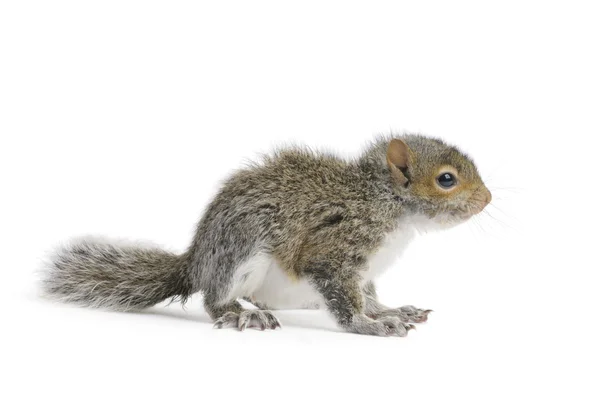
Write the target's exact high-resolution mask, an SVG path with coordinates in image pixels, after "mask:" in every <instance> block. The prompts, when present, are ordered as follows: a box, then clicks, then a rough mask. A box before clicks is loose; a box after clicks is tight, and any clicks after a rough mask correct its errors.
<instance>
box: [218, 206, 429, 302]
mask: <svg viewBox="0 0 600 398" xmlns="http://www.w3.org/2000/svg"><path fill="white" fill-rule="evenodd" d="M436 227H437V226H436V225H435V224H434V223H432V222H431V220H426V219H423V218H416V217H415V218H412V219H410V220H408V219H404V220H403V222H402V223H401V224H400V226H399V227H398V228H397V229H396V230H395V231H393V232H390V233H388V234H387V235H386V236H385V237H384V240H383V243H382V245H381V246H380V247H379V249H378V250H377V251H376V252H375V253H373V254H372V255H371V256H370V257H369V258H368V260H367V265H368V267H367V269H366V270H365V271H364V273H363V280H364V282H368V281H372V280H373V279H374V278H376V277H378V276H379V275H381V274H382V273H383V272H384V271H385V270H387V268H388V267H390V266H391V265H393V264H394V262H395V261H396V260H397V259H398V258H399V257H400V256H401V255H402V253H403V252H404V250H405V249H406V247H407V246H408V244H409V243H410V242H411V240H412V239H413V238H414V237H415V235H416V233H417V231H419V232H425V231H428V230H431V229H437V228H436ZM232 286H233V287H234V288H233V289H232V292H231V294H230V295H229V298H239V297H244V296H251V297H253V298H254V299H255V300H257V301H260V302H262V303H264V304H266V305H267V306H269V307H271V308H274V309H292V308H317V307H320V306H322V304H323V299H322V298H321V296H320V295H319V294H318V293H317V292H316V291H315V289H314V288H313V287H312V286H311V285H310V284H309V283H308V281H306V280H292V279H290V278H289V276H288V275H287V274H286V273H285V272H283V271H282V270H281V268H280V267H279V265H278V264H277V263H276V260H275V259H274V258H273V256H271V255H270V254H267V253H259V254H256V255H255V256H254V257H252V258H251V259H250V260H248V261H246V262H245V263H244V264H242V265H241V266H240V268H238V271H236V273H235V275H234V281H233V284H232Z"/></svg>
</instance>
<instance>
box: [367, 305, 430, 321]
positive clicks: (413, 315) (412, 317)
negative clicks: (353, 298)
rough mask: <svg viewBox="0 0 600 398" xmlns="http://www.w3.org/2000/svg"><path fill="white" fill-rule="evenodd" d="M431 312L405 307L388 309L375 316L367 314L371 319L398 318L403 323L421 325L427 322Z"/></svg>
mask: <svg viewBox="0 0 600 398" xmlns="http://www.w3.org/2000/svg"><path fill="white" fill-rule="evenodd" d="M432 311H433V310H422V309H420V308H417V307H415V306H412V305H405V306H404V307H400V308H390V309H387V310H385V311H381V312H378V313H376V314H369V316H371V318H373V319H381V318H385V317H398V318H400V320H402V321H403V322H407V323H423V322H427V317H428V316H429V313H430V312H432Z"/></svg>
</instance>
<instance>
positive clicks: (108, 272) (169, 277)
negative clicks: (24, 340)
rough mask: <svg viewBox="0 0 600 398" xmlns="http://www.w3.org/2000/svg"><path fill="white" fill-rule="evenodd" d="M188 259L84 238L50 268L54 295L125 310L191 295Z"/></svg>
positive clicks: (47, 284)
mask: <svg viewBox="0 0 600 398" xmlns="http://www.w3.org/2000/svg"><path fill="white" fill-rule="evenodd" d="M186 263H187V262H186V259H185V257H184V256H178V255H175V254H172V253H169V252H166V251H164V250H161V249H158V248H146V247H141V246H136V245H133V244H121V243H120V244H114V243H110V242H105V241H102V240H99V239H81V240H78V241H75V242H72V243H70V244H69V245H67V246H65V247H63V248H61V249H59V250H57V251H56V252H55V253H54V256H53V257H52V258H51V259H50V264H48V267H47V268H46V269H45V270H44V277H43V279H42V286H43V289H44V291H45V293H46V294H47V295H49V296H51V297H54V298H57V299H60V300H63V301H68V302H73V303H77V304H81V305H85V306H90V307H106V308H112V309H116V310H121V311H127V310H138V309H141V308H146V307H150V306H152V305H154V304H157V303H159V302H161V301H163V300H166V299H168V298H177V297H178V298H180V299H182V300H185V299H186V298H187V297H188V295H189V294H191V286H190V284H189V283H188V277H187V274H188V272H187V267H186V265H187V264H186Z"/></svg>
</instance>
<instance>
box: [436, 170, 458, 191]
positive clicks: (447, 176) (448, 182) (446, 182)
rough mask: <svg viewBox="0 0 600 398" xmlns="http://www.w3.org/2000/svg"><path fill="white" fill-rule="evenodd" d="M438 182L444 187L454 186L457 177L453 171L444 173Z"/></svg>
mask: <svg viewBox="0 0 600 398" xmlns="http://www.w3.org/2000/svg"><path fill="white" fill-rule="evenodd" d="M437 182H438V184H440V186H441V187H442V188H445V189H448V188H452V187H453V186H455V185H456V177H454V174H451V173H443V174H440V175H439V177H438V178H437Z"/></svg>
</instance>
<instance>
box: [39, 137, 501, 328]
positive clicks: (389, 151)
mask: <svg viewBox="0 0 600 398" xmlns="http://www.w3.org/2000/svg"><path fill="white" fill-rule="evenodd" d="M491 199H492V196H491V193H490V191H489V190H488V189H487V188H486V186H485V185H484V183H483V182H482V179H481V177H480V175H479V173H478V171H477V168H476V166H475V164H474V163H473V161H472V160H471V158H470V157H468V156H467V155H465V154H464V153H463V152H461V151H460V150H459V149H458V148H456V147H454V146H451V145H449V144H446V143H445V142H444V141H442V140H440V139H436V138H429V137H426V136H423V135H418V134H408V133H406V134H401V135H395V134H389V135H382V136H378V137H377V138H376V139H375V140H374V141H372V142H371V143H370V144H369V145H368V147H367V149H366V150H365V151H364V152H363V153H362V154H361V155H360V156H358V157H356V158H353V159H350V160H347V159H342V158H340V157H338V156H335V155H333V154H330V153H327V152H319V151H313V150H310V149H306V148H301V147H293V148H288V149H282V150H278V151H276V152H275V153H274V154H271V155H265V156H264V158H263V159H262V161H260V162H256V163H252V164H250V165H249V166H248V167H246V168H244V169H241V170H238V171H236V172H235V173H234V174H232V175H231V176H230V177H229V178H228V179H227V180H226V181H225V182H224V183H223V186H222V187H221V189H220V191H219V192H218V193H217V194H216V196H215V197H214V198H213V200H212V202H211V203H210V204H209V205H208V207H207V209H206V211H205V212H204V214H203V216H202V217H201V219H200V221H199V223H198V225H197V229H196V232H195V236H194V238H193V241H192V243H191V244H190V246H189V248H188V249H187V250H186V251H185V252H184V253H183V254H180V255H177V254H173V253H170V252H167V251H164V250H162V249H160V248H154V247H142V246H137V245H134V244H118V243H110V242H106V241H102V240H98V239H93V238H84V239H79V240H76V241H74V242H70V243H69V244H67V245H65V246H64V247H62V248H60V249H58V250H56V251H55V252H54V253H53V256H52V258H51V259H50V261H49V264H48V266H47V268H46V269H45V271H46V272H45V274H44V277H43V279H42V286H43V290H44V292H45V293H46V294H47V295H49V296H51V297H54V298H56V299H60V300H63V301H67V302H73V303H78V304H82V305H85V306H90V307H106V308H111V309H115V310H122V311H128V310H140V309H143V308H147V307H150V306H153V305H155V304H157V303H159V302H162V301H163V300H166V299H171V300H180V301H182V302H183V303H185V300H186V299H187V298H188V297H189V296H190V295H192V294H194V293H197V292H202V293H203V298H204V307H205V309H206V311H207V312H208V314H209V315H210V317H211V319H212V320H213V321H214V326H215V327H217V328H223V327H234V328H238V329H239V330H244V329H246V328H247V327H253V328H258V329H262V330H264V329H275V328H277V327H281V324H280V322H279V320H278V319H277V318H276V317H275V315H274V314H273V312H272V310H274V309H286V308H318V307H324V308H326V309H327V310H328V312H329V313H330V314H331V315H332V316H333V317H334V318H335V320H336V322H337V324H338V325H339V327H340V328H341V329H343V330H345V331H347V332H352V333H358V334H366V335H376V336H400V337H403V336H406V335H407V333H408V331H409V330H411V329H413V328H414V325H413V324H414V323H419V322H424V321H426V320H427V316H428V314H429V312H430V310H424V309H419V308H416V307H414V306H403V307H399V308H394V307H387V306H385V305H383V304H381V303H380V302H379V301H378V299H377V294H376V290H375V285H374V282H373V281H374V279H375V277H377V276H378V275H380V274H381V273H382V272H383V271H385V269H386V268H387V267H388V266H390V265H392V264H393V263H394V261H395V259H396V258H397V257H398V256H399V255H401V254H402V252H403V251H404V249H405V248H406V247H407V245H408V244H409V243H410V241H411V240H412V238H413V237H414V236H415V235H416V233H417V232H420V231H429V230H436V229H446V228H448V227H452V226H455V225H457V224H460V223H462V222H464V221H466V220H468V219H469V218H470V217H471V216H473V215H475V214H477V213H479V212H481V211H482V210H483V209H484V208H485V207H486V205H487V204H488V203H490V201H491ZM239 300H246V301H249V302H250V303H251V304H254V305H255V306H256V308H257V309H246V308H244V307H243V306H242V305H241V304H240V301H239Z"/></svg>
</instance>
